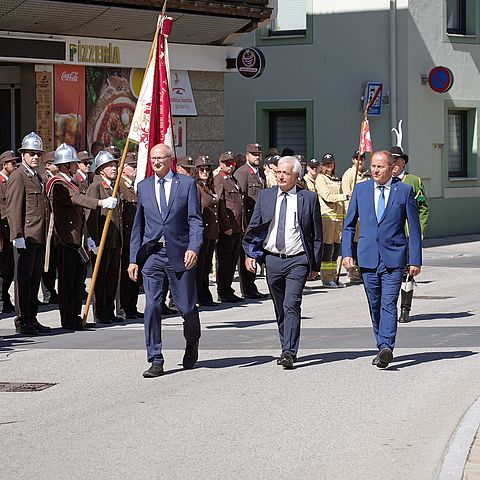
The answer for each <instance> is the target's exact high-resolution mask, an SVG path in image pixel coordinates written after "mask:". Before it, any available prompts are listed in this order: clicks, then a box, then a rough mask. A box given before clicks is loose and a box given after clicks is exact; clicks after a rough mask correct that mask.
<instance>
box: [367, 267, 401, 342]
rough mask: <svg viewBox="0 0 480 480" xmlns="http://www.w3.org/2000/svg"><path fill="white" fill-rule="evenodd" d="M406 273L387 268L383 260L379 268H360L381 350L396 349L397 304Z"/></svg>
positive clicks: (376, 337) (399, 269) (374, 331)
mask: <svg viewBox="0 0 480 480" xmlns="http://www.w3.org/2000/svg"><path fill="white" fill-rule="evenodd" d="M404 271H405V268H387V267H386V266H385V264H384V263H383V260H382V259H381V258H380V262H379V264H378V266H377V268H362V267H361V268H360V272H361V273H362V278H363V284H364V287H365V293H366V295H367V300H368V305H369V307H370V317H371V319H372V326H373V334H374V336H375V340H376V342H377V347H378V349H379V350H381V349H382V348H385V347H388V348H390V349H392V350H393V348H394V347H395V337H396V335H397V302H398V294H399V292H400V286H401V284H402V277H403V273H404Z"/></svg>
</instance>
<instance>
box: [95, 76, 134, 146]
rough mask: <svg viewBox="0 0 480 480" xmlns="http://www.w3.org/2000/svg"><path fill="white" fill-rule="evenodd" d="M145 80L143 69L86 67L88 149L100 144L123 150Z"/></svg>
mask: <svg viewBox="0 0 480 480" xmlns="http://www.w3.org/2000/svg"><path fill="white" fill-rule="evenodd" d="M142 79H143V69H138V68H100V67H87V115H88V120H87V142H88V148H90V147H91V145H92V143H93V142H95V141H101V142H103V143H104V144H105V146H109V145H115V146H116V147H118V148H119V149H120V150H123V148H124V147H125V143H126V141H127V137H128V132H129V130H130V123H131V121H132V117H133V113H134V112H135V105H136V101H137V96H138V94H139V92H140V88H141V86H142ZM132 148H133V146H132Z"/></svg>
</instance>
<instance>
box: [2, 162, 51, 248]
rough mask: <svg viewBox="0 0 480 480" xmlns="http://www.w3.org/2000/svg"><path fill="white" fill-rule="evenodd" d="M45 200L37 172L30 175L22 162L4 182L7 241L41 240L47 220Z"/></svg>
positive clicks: (38, 241) (34, 241)
mask: <svg viewBox="0 0 480 480" xmlns="http://www.w3.org/2000/svg"><path fill="white" fill-rule="evenodd" d="M49 216H50V212H49V208H48V200H47V196H46V194H45V188H44V185H43V182H42V179H41V178H40V175H38V174H35V175H32V174H31V173H30V172H29V171H28V170H27V169H26V168H25V166H23V165H20V166H19V167H18V168H17V169H16V170H14V171H13V172H12V173H11V174H10V177H8V182H7V217H8V223H9V225H10V240H15V239H16V238H20V237H23V238H25V240H26V241H27V242H32V243H45V242H46V241H47V231H48V221H49Z"/></svg>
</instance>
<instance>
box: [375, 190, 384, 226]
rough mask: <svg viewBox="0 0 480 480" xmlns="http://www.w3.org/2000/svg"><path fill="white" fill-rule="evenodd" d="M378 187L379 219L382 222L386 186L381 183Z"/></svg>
mask: <svg viewBox="0 0 480 480" xmlns="http://www.w3.org/2000/svg"><path fill="white" fill-rule="evenodd" d="M378 189H379V190H380V196H379V197H378V204H377V221H378V222H380V220H381V219H382V216H383V212H384V211H385V187H384V186H383V185H379V187H378Z"/></svg>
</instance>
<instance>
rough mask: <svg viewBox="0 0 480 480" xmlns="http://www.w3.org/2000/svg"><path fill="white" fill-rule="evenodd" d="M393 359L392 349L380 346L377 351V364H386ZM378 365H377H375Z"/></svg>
mask: <svg viewBox="0 0 480 480" xmlns="http://www.w3.org/2000/svg"><path fill="white" fill-rule="evenodd" d="M392 360H393V353H392V350H391V349H390V348H388V347H385V348H382V349H381V350H380V351H379V352H378V361H379V364H384V365H385V366H388V364H389V363H390V362H391V361H392ZM377 366H378V365H377ZM379 368H385V367H379Z"/></svg>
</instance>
